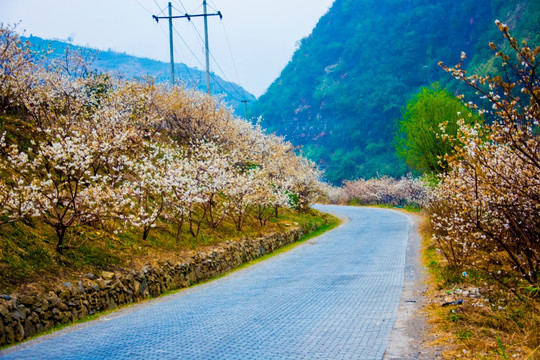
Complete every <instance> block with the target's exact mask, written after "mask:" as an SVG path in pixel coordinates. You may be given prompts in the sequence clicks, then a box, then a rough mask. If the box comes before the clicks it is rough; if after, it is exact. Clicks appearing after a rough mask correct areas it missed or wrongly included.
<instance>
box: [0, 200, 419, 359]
mask: <svg viewBox="0 0 540 360" xmlns="http://www.w3.org/2000/svg"><path fill="white" fill-rule="evenodd" d="M317 208H319V209H321V210H322V211H326V212H330V213H332V214H335V215H337V216H340V217H342V218H347V219H348V221H347V222H345V223H344V224H343V225H341V226H340V227H338V228H337V229H335V230H333V231H331V232H328V233H326V234H324V235H322V236H320V237H317V238H315V239H312V240H310V241H309V242H307V243H305V244H303V245H302V246H299V247H297V248H295V249H293V250H292V251H289V252H287V253H284V254H281V255H279V256H276V257H274V258H271V259H270V260H267V261H265V262H262V263H259V264H257V265H255V266H252V267H250V268H247V269H244V270H242V271H239V272H236V273H234V274H232V275H230V276H227V277H225V278H222V279H220V280H217V281H213V282H211V283H208V284H205V285H201V286H198V287H194V288H191V289H189V290H186V291H182V292H179V293H177V294H175V295H171V296H167V297H164V298H160V299H158V300H155V301H151V302H148V303H145V304H142V305H136V306H134V307H132V308H130V309H127V310H122V311H119V312H117V313H114V314H112V315H107V316H105V317H102V318H101V319H99V320H96V321H92V322H88V323H85V324H82V325H78V326H74V327H71V328H69V329H67V330H63V331H60V332H58V333H55V334H52V335H47V336H43V337H41V338H38V339H36V340H33V341H31V342H28V343H25V344H22V345H19V346H16V347H14V348H10V349H7V350H4V351H3V352H0V357H2V358H5V359H382V357H383V354H384V352H385V350H386V347H387V344H388V341H389V338H390V334H391V332H392V327H393V324H394V321H395V318H396V314H397V311H398V306H399V301H400V297H401V292H402V289H403V275H404V267H405V254H406V248H407V238H408V230H409V226H410V224H409V219H408V218H407V217H406V216H404V215H402V214H400V213H398V212H395V211H390V210H385V209H372V208H359V207H341V206H331V205H328V206H326V205H325V206H317Z"/></svg>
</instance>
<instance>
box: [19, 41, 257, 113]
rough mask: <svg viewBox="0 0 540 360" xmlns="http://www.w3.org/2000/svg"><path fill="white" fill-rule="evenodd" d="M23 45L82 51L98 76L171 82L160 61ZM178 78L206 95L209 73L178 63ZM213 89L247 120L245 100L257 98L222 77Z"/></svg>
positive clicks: (62, 45) (54, 45)
mask: <svg viewBox="0 0 540 360" xmlns="http://www.w3.org/2000/svg"><path fill="white" fill-rule="evenodd" d="M21 39H22V40H23V41H26V40H28V41H29V42H30V43H31V44H32V45H33V46H34V47H36V48H43V49H46V48H47V47H48V46H49V44H50V46H51V48H52V49H53V50H54V51H53V53H52V55H53V56H58V55H62V54H64V53H65V50H66V48H67V47H69V48H70V49H72V50H78V51H83V52H85V53H90V54H96V53H97V56H96V58H95V60H94V62H93V64H92V66H93V67H94V69H95V70H97V71H99V72H113V73H118V74H121V75H123V76H125V77H127V78H135V77H145V76H152V77H155V78H156V80H157V81H158V82H166V81H170V64H169V63H165V62H163V61H159V60H153V59H148V58H142V57H137V56H133V55H128V54H126V53H119V52H116V51H113V50H110V49H109V50H107V51H103V50H97V49H93V48H89V47H85V46H79V45H73V44H71V43H69V42H66V41H62V40H57V39H55V40H48V39H43V38H40V37H37V36H33V35H30V36H29V37H21ZM174 70H175V77H176V78H177V80H178V79H179V80H180V81H181V82H182V83H184V84H185V85H186V87H188V88H196V89H198V90H200V91H206V90H207V89H206V73H205V72H204V71H201V70H199V69H196V68H192V67H189V66H187V65H185V64H182V63H175V68H174ZM210 87H211V89H212V94H213V95H218V96H221V95H222V96H223V97H224V100H225V102H226V103H228V104H229V105H230V106H231V107H232V108H233V109H234V110H235V112H236V114H237V115H238V116H242V117H243V116H244V105H243V103H242V102H241V101H242V100H244V99H245V100H249V101H254V100H255V99H256V98H255V96H254V95H253V94H251V93H249V92H248V91H247V90H245V89H244V88H243V87H241V86H240V85H238V84H235V83H231V82H227V81H225V80H223V79H222V78H220V77H219V76H217V75H215V74H213V76H212V78H211V80H210Z"/></svg>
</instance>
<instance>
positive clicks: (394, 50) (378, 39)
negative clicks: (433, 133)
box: [252, 0, 540, 185]
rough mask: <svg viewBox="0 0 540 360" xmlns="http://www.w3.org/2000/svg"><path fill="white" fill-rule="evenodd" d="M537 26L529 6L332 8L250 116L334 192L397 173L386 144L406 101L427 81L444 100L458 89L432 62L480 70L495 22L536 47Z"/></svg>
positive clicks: (534, 8) (399, 165)
mask: <svg viewBox="0 0 540 360" xmlns="http://www.w3.org/2000/svg"><path fill="white" fill-rule="evenodd" d="M539 18H540V3H539V2H538V1H533V0H511V1H506V0H505V1H503V0H474V1H473V0H464V1H457V2H456V1H450V0H437V1H427V0H410V1H399V0H384V1H374V0H336V1H335V2H334V4H333V6H332V8H331V9H330V10H329V11H328V13H327V14H326V15H324V16H323V17H322V18H321V19H320V20H319V22H318V24H317V26H316V27H315V29H314V30H313V32H312V33H311V34H310V35H309V36H308V37H306V38H304V39H302V41H301V42H300V46H299V48H298V50H297V51H296V52H295V54H294V56H293V58H292V59H291V61H290V62H289V64H288V65H287V66H286V67H285V69H284V70H283V71H282V73H281V76H280V77H279V78H278V79H276V81H275V82H274V83H273V84H272V85H271V86H270V87H269V89H268V91H267V92H266V93H265V94H264V95H262V96H261V97H260V99H259V101H258V102H257V103H256V104H255V105H254V107H253V111H252V115H254V116H255V115H257V116H258V115H261V116H262V117H263V122H262V124H263V126H264V127H267V128H268V129H269V130H270V131H271V132H273V131H275V132H276V133H277V134H280V135H285V136H286V137H287V139H288V140H290V141H291V142H292V143H293V144H294V145H297V146H302V149H301V151H302V152H303V153H304V154H305V155H306V156H308V157H309V158H310V159H312V160H314V161H315V162H316V163H318V164H319V165H320V166H321V167H322V168H323V169H325V170H326V178H327V179H328V180H329V181H330V182H332V183H334V184H336V185H339V184H341V182H342V180H354V179H357V178H371V177H376V176H378V175H379V176H382V175H390V176H394V177H399V176H402V175H405V174H406V172H407V171H408V169H407V166H406V165H405V163H404V162H403V160H400V159H398V157H397V156H396V154H395V150H394V146H393V138H394V132H395V131H396V126H395V121H396V120H397V119H398V118H399V117H400V115H401V111H402V109H403V108H404V107H405V105H406V102H407V100H408V99H409V98H411V96H413V95H415V94H417V93H418V92H419V91H420V89H421V87H423V86H429V85H430V84H432V83H434V82H438V83H439V84H440V87H441V88H443V89H444V88H448V89H449V91H450V93H454V92H456V91H457V90H458V87H459V86H460V85H458V84H456V83H455V82H452V81H451V77H450V76H448V75H447V74H446V73H445V72H443V71H441V69H440V68H439V66H438V65H437V64H438V62H439V61H443V62H445V63H455V62H457V61H458V60H459V54H460V53H461V51H465V52H466V53H467V54H468V59H469V60H467V61H466V62H465V64H464V68H466V69H468V70H471V71H476V70H478V72H480V73H483V72H485V71H489V70H490V69H491V68H492V67H493V61H494V57H493V54H492V53H490V51H489V48H488V46H487V45H488V42H489V41H492V39H497V38H499V37H498V35H497V29H496V27H495V26H494V25H493V24H494V21H495V20H496V19H500V20H501V21H503V22H505V23H507V24H508V26H509V27H510V29H511V30H513V31H514V35H515V36H517V37H518V38H520V39H524V40H530V41H531V42H532V43H535V42H537V40H538V39H539V37H540V22H539V21H538V19H539ZM500 43H501V44H502V42H500ZM459 91H467V90H466V89H459Z"/></svg>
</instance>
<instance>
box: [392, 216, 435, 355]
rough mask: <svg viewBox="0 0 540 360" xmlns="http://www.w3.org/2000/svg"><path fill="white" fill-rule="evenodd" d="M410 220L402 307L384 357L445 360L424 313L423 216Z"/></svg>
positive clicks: (425, 286) (425, 276) (425, 279)
mask: <svg viewBox="0 0 540 360" xmlns="http://www.w3.org/2000/svg"><path fill="white" fill-rule="evenodd" d="M405 215H407V216H408V217H409V221H410V228H409V240H408V242H407V255H406V262H405V273H404V282H403V293H402V295H401V300H400V304H399V310H398V314H397V317H396V322H395V324H394V328H393V329H392V335H391V337H390V341H389V343H388V347H387V349H386V352H385V354H384V357H383V359H384V360H397V359H399V360H406V359H425V360H428V359H430V360H431V359H442V355H441V349H440V348H437V347H433V346H430V345H429V343H430V342H431V341H432V340H433V339H432V338H433V336H432V335H430V326H429V324H428V317H427V314H426V312H425V311H424V310H423V308H424V306H425V305H426V304H427V302H428V299H427V298H426V296H425V294H426V292H427V290H428V283H427V277H428V274H427V269H426V268H425V266H424V265H423V264H422V260H421V256H422V253H421V251H422V246H421V243H422V241H421V238H420V235H419V233H418V224H419V223H420V221H421V217H420V216H419V215H412V214H405Z"/></svg>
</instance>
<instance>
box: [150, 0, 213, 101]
mask: <svg viewBox="0 0 540 360" xmlns="http://www.w3.org/2000/svg"><path fill="white" fill-rule="evenodd" d="M203 9H204V13H203V14H185V15H176V16H172V4H171V3H170V2H169V16H156V15H152V18H153V19H154V20H156V23H159V19H167V20H169V43H170V45H169V47H170V53H171V85H174V55H173V35H172V29H173V27H172V19H188V21H191V18H196V17H204V43H205V53H206V88H207V92H208V93H209V94H210V58H209V53H210V49H209V46H208V17H209V16H219V19H220V20H222V19H223V14H221V11H218V12H217V13H213V14H209V13H207V12H206V0H203Z"/></svg>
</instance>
